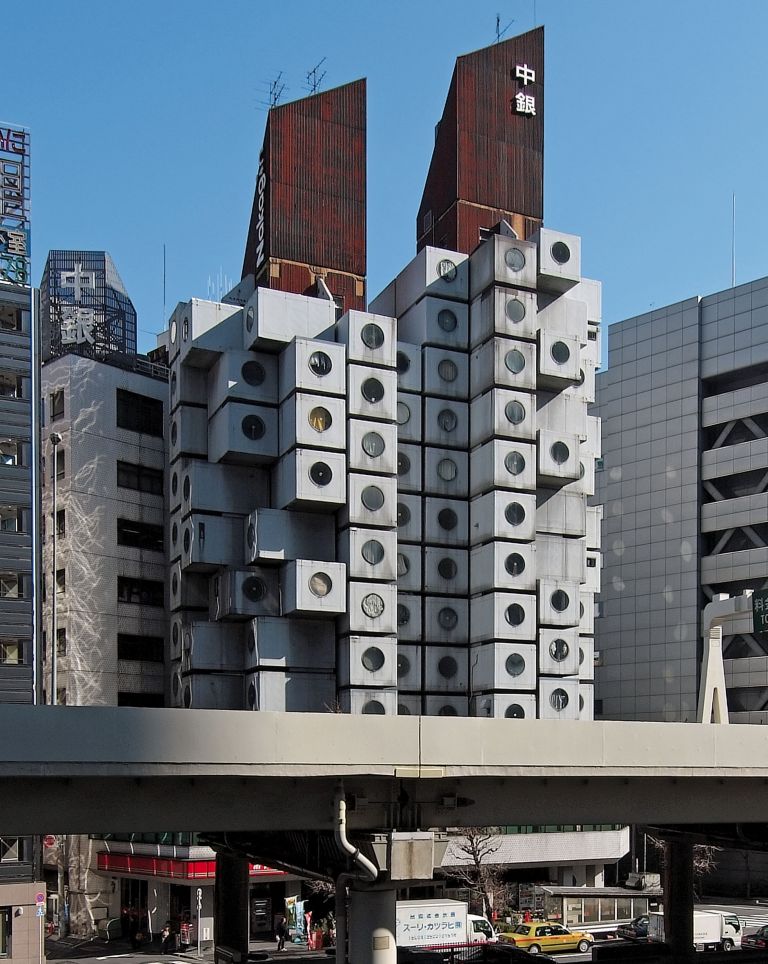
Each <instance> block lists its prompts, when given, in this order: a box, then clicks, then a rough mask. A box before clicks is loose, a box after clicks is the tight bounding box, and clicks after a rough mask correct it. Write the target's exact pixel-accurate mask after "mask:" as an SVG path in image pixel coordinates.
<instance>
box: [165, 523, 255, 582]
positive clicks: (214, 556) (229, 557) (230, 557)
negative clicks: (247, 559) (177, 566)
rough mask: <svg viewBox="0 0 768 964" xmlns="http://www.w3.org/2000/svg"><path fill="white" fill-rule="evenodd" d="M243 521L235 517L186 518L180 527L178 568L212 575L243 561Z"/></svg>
mask: <svg viewBox="0 0 768 964" xmlns="http://www.w3.org/2000/svg"><path fill="white" fill-rule="evenodd" d="M242 532H243V520H242V519H241V518H238V517H237V516H215V515H200V514H198V513H193V514H192V515H189V516H187V518H186V519H185V520H184V522H183V523H182V524H181V527H180V538H181V549H182V553H181V567H182V569H186V570H190V571H192V572H213V571H214V570H215V569H217V568H218V567H219V566H227V565H230V566H231V565H232V564H235V565H237V564H239V563H241V562H242V561H243V541H242Z"/></svg>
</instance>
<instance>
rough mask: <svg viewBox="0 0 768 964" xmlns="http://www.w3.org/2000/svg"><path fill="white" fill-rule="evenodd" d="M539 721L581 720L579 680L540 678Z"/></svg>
mask: <svg viewBox="0 0 768 964" xmlns="http://www.w3.org/2000/svg"><path fill="white" fill-rule="evenodd" d="M539 719H542V720H578V719H579V681H578V679H573V678H566V677H554V678H548V677H544V676H542V677H540V678H539Z"/></svg>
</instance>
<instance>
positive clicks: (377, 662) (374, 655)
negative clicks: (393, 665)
mask: <svg viewBox="0 0 768 964" xmlns="http://www.w3.org/2000/svg"><path fill="white" fill-rule="evenodd" d="M360 662H361V663H362V664H363V667H364V668H365V669H367V670H368V672H369V673H375V672H376V671H377V670H380V669H381V667H382V666H383V665H384V653H382V651H381V650H380V649H379V647H378V646H369V647H368V649H366V651H365V652H364V653H363V655H362V656H361V657H360Z"/></svg>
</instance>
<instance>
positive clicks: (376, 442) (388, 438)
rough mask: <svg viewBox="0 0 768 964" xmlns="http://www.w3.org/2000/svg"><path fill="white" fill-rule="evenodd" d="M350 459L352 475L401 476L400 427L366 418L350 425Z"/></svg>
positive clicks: (348, 435) (348, 426) (351, 422)
mask: <svg viewBox="0 0 768 964" xmlns="http://www.w3.org/2000/svg"><path fill="white" fill-rule="evenodd" d="M347 459H348V461H349V470H350V472H373V473H374V474H376V475H395V474H396V472H397V425H394V424H387V423H386V422H377V423H376V425H371V423H370V422H369V421H368V419H365V418H350V419H348V421H347Z"/></svg>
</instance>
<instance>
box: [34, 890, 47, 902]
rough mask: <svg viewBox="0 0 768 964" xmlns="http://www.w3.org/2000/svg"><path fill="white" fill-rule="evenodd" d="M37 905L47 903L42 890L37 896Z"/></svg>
mask: <svg viewBox="0 0 768 964" xmlns="http://www.w3.org/2000/svg"><path fill="white" fill-rule="evenodd" d="M35 903H36V904H44V903H45V894H44V893H43V892H42V890H38V892H37V893H36V894H35Z"/></svg>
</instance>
